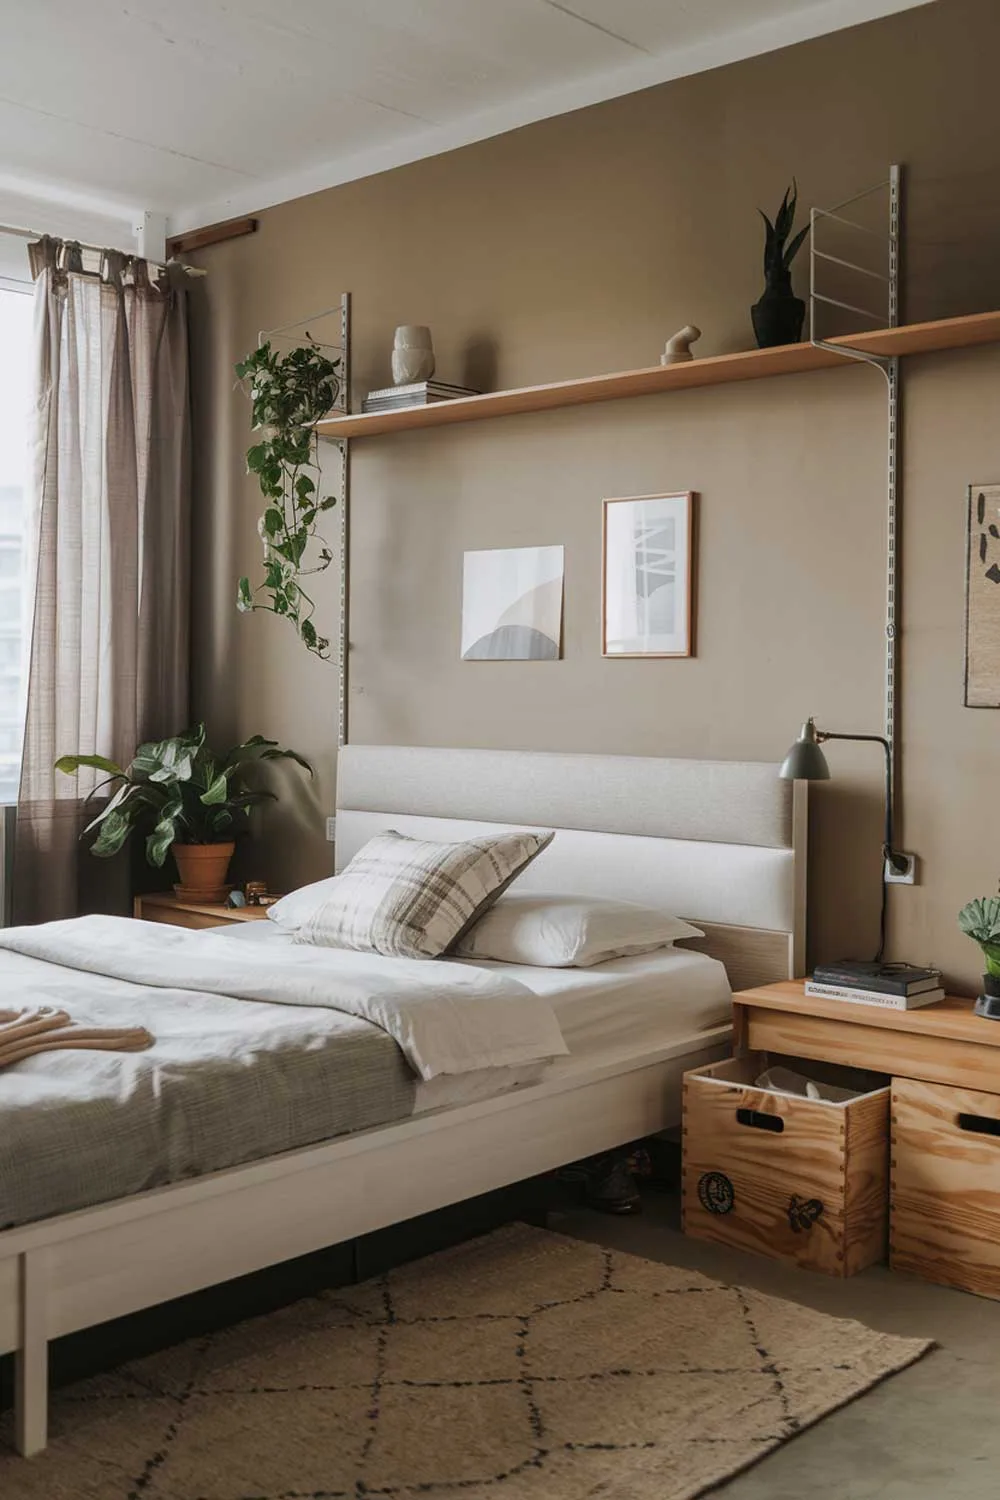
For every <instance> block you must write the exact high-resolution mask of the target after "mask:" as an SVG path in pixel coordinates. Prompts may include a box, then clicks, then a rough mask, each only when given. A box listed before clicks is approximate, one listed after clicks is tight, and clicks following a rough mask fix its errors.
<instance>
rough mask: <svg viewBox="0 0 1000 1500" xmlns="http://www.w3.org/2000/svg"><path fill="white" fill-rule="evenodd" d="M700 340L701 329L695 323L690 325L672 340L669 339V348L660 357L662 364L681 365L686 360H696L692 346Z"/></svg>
mask: <svg viewBox="0 0 1000 1500" xmlns="http://www.w3.org/2000/svg"><path fill="white" fill-rule="evenodd" d="M700 338H701V329H700V328H696V327H695V326H694V324H693V323H688V324H687V326H686V327H684V328H681V329H680V330H679V331H678V332H677V333H675V334H674V336H673V338H672V339H667V346H666V348H665V349H664V351H663V353H662V354H661V355H660V364H661V365H681V364H684V363H685V361H686V360H689V359H694V355H693V354H692V353H691V347H690V346H691V345H692V344H693V343H694V342H695V340H696V339H700Z"/></svg>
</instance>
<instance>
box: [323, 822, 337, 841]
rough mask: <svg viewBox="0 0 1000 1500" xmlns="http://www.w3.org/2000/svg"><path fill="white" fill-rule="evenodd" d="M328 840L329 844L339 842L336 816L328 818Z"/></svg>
mask: <svg viewBox="0 0 1000 1500" xmlns="http://www.w3.org/2000/svg"><path fill="white" fill-rule="evenodd" d="M326 841H327V843H328V844H335V843H336V842H337V820H336V818H327V820H326Z"/></svg>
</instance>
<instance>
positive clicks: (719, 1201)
mask: <svg viewBox="0 0 1000 1500" xmlns="http://www.w3.org/2000/svg"><path fill="white" fill-rule="evenodd" d="M698 1199H699V1202H700V1203H701V1206H702V1208H703V1209H705V1210H706V1212H707V1213H710V1214H729V1213H732V1211H733V1205H734V1204H735V1202H736V1194H735V1192H734V1191H733V1184H732V1183H731V1182H730V1180H729V1178H728V1177H727V1176H726V1174H725V1172H703V1173H702V1175H701V1177H700V1178H699V1179H698Z"/></svg>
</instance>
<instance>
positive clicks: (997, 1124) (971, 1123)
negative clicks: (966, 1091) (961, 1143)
mask: <svg viewBox="0 0 1000 1500" xmlns="http://www.w3.org/2000/svg"><path fill="white" fill-rule="evenodd" d="M958 1128H959V1130H967V1131H968V1132H969V1134H970V1135H1000V1120H994V1119H992V1118H991V1117H990V1116H989V1115H965V1114H962V1115H959V1117H958Z"/></svg>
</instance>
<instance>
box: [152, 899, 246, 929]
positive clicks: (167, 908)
mask: <svg viewBox="0 0 1000 1500" xmlns="http://www.w3.org/2000/svg"><path fill="white" fill-rule="evenodd" d="M132 915H133V917H137V918H138V919H139V920H140V921H142V922H167V923H169V924H170V926H171V927H192V928H201V927H229V926H231V925H232V924H233V923H234V922H259V921H261V920H262V919H263V918H264V917H266V916H267V909H266V907H263V906H221V905H220V906H213V905H208V904H203V903H201V902H198V901H184V900H182V899H181V897H180V896H175V895H174V894H173V893H172V892H167V891H158V892H156V893H155V894H153V895H151V896H136V898H135V900H134V902H133V903H132Z"/></svg>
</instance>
